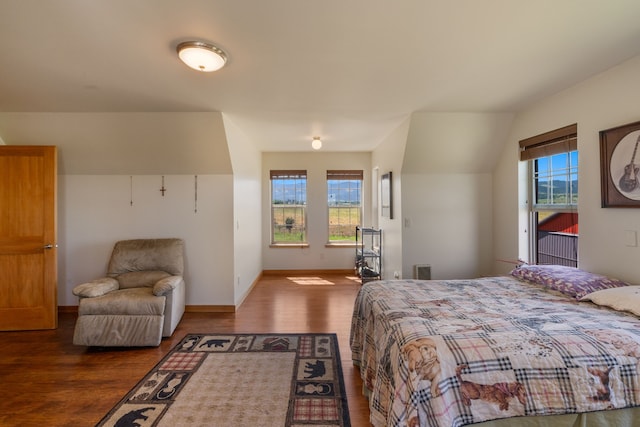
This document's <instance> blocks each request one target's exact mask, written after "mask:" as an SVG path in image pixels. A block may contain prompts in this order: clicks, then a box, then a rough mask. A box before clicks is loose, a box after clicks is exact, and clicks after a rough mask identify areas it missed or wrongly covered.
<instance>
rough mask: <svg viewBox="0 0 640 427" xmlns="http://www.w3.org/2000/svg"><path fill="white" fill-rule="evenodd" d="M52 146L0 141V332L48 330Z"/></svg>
mask: <svg viewBox="0 0 640 427" xmlns="http://www.w3.org/2000/svg"><path fill="white" fill-rule="evenodd" d="M56 157H57V154H56V147H53V146H9V145H6V146H5V145H0V330H3V331H8V330H29V329H54V328H56V327H57V323H58V313H57V309H58V307H57V305H58V304H57V250H56V237H57V236H56V185H57V184H56V179H57V165H56Z"/></svg>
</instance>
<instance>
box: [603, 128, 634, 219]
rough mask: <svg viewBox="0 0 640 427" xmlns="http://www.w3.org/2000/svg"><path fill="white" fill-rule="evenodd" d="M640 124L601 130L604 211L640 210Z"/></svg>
mask: <svg viewBox="0 0 640 427" xmlns="http://www.w3.org/2000/svg"><path fill="white" fill-rule="evenodd" d="M638 145H640V122H635V123H630V124H628V125H623V126H618V127H615V128H611V129H607V130H602V131H600V181H601V184H602V207H603V208H638V207H640V152H639V150H638Z"/></svg>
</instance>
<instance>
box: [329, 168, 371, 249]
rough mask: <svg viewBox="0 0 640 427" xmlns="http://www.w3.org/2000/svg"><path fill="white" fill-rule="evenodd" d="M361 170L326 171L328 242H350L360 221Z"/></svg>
mask: <svg viewBox="0 0 640 427" xmlns="http://www.w3.org/2000/svg"><path fill="white" fill-rule="evenodd" d="M362 180H363V173H362V171H361V170H329V171H327V198H328V200H327V206H328V207H329V214H328V218H329V242H330V243H339V242H351V241H355V239H356V226H358V225H361V223H362Z"/></svg>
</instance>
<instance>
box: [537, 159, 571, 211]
mask: <svg viewBox="0 0 640 427" xmlns="http://www.w3.org/2000/svg"><path fill="white" fill-rule="evenodd" d="M533 162H534V169H533V170H534V172H533V179H534V197H535V200H534V205H536V206H540V205H543V206H564V207H568V206H575V205H576V204H577V203H578V153H577V152H576V151H572V152H571V153H562V154H555V155H553V156H549V157H541V158H538V159H535V160H533Z"/></svg>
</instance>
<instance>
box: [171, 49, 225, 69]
mask: <svg viewBox="0 0 640 427" xmlns="http://www.w3.org/2000/svg"><path fill="white" fill-rule="evenodd" d="M176 51H177V52H178V57H179V58H180V60H181V61H182V62H184V63H185V64H187V66H189V67H191V68H193V69H194V70H198V71H203V72H206V73H210V72H212V71H216V70H219V69H220V68H222V67H224V64H226V62H227V54H226V53H224V51H223V50H222V49H220V48H218V47H216V46H214V45H212V44H208V43H204V42H198V41H188V42H182V43H180V44H179V45H178V46H177V47H176Z"/></svg>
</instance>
